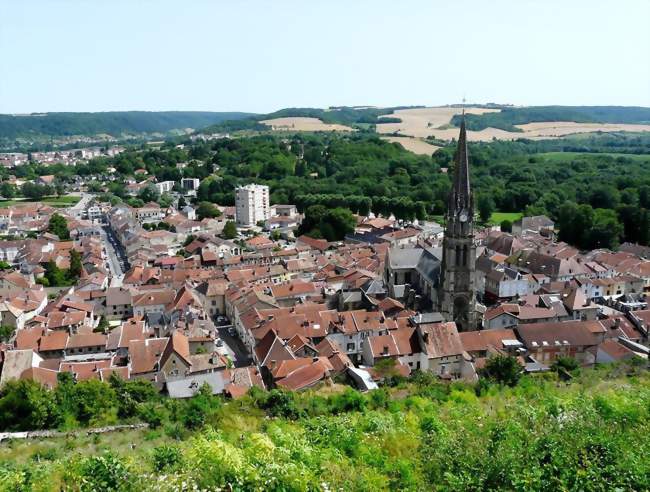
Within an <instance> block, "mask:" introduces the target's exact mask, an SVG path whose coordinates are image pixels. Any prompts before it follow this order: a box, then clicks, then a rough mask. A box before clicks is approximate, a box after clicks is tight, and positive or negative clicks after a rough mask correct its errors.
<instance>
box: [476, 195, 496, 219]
mask: <svg viewBox="0 0 650 492" xmlns="http://www.w3.org/2000/svg"><path fill="white" fill-rule="evenodd" d="M495 208H496V207H495V204H494V200H493V199H492V197H491V196H489V195H485V194H482V195H479V196H478V214H479V217H480V218H481V220H482V221H483V222H487V221H488V220H490V217H491V216H492V213H493V212H494V210H495Z"/></svg>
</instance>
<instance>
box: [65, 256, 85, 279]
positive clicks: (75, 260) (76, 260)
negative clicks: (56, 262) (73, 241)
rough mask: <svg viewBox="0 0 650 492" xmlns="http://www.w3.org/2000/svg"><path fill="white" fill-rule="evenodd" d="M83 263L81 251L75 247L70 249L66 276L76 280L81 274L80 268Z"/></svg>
mask: <svg viewBox="0 0 650 492" xmlns="http://www.w3.org/2000/svg"><path fill="white" fill-rule="evenodd" d="M82 268H83V265H82V264H81V253H79V251H77V250H76V249H74V248H73V249H71V250H70V269H69V270H68V278H69V279H71V280H73V281H76V280H77V279H78V278H79V277H80V276H81V270H82Z"/></svg>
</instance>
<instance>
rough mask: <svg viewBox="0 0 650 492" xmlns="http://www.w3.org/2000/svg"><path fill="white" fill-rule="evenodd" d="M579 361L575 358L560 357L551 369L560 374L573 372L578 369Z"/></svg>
mask: <svg viewBox="0 0 650 492" xmlns="http://www.w3.org/2000/svg"><path fill="white" fill-rule="evenodd" d="M578 367H579V364H578V361H577V360H575V359H574V358H573V357H558V358H557V359H555V362H553V364H551V369H552V370H553V371H555V372H557V373H560V372H563V371H564V372H573V371H575V370H576V369H578Z"/></svg>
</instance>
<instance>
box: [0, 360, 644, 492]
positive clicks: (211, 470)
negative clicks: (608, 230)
mask: <svg viewBox="0 0 650 492" xmlns="http://www.w3.org/2000/svg"><path fill="white" fill-rule="evenodd" d="M70 379H71V378H70ZM390 381H391V384H390V385H388V386H385V387H382V388H380V389H378V390H374V391H371V392H369V393H367V394H362V393H358V392H356V391H355V390H352V389H350V388H347V389H343V388H341V387H323V388H320V389H316V390H310V391H307V392H304V393H287V392H284V391H279V390H272V391H270V392H269V393H266V392H262V391H259V390H252V391H251V392H250V393H249V394H248V395H247V396H244V397H243V398H242V399H239V400H235V401H229V402H226V401H224V400H223V399H222V398H221V397H215V396H211V395H210V392H209V391H203V390H202V391H200V392H199V394H198V395H196V396H194V397H193V398H191V399H188V400H171V399H165V398H163V397H160V396H156V395H155V391H153V390H151V389H150V390H147V387H148V386H149V383H147V382H129V383H124V382H121V381H120V380H118V379H115V378H113V379H112V380H111V383H110V384H108V383H103V382H100V381H99V380H89V381H84V382H79V383H74V382H72V381H71V380H70V381H66V382H63V384H59V386H58V388H57V389H56V390H55V391H53V392H52V391H48V390H43V389H39V388H37V387H36V385H35V383H33V382H31V381H20V382H17V383H12V384H11V385H10V386H9V387H5V388H4V389H3V390H2V391H0V425H2V424H4V425H5V428H6V424H7V423H10V422H16V421H21V422H28V421H31V422H35V423H36V425H37V426H40V427H44V426H51V425H55V426H59V427H61V428H64V429H65V428H67V429H70V428H74V426H76V425H80V424H81V425H89V424H90V425H102V424H110V423H114V422H117V421H123V422H134V421H140V420H144V421H146V422H148V423H149V425H150V429H149V430H144V431H129V432H126V433H123V434H122V433H116V434H107V435H104V436H99V435H96V436H83V435H80V436H77V437H70V438H58V439H45V440H38V441H36V440H35V441H23V442H20V441H14V442H8V443H3V444H2V445H0V490H1V491H10V490H11V491H15V490H33V491H43V492H44V491H55V490H68V489H71V490H82V491H91V490H92V491H149V490H156V491H177V490H241V491H243V490H270V491H315V490H323V491H327V490H344V491H369V492H370V491H372V492H374V491H380V490H412V491H419V490H437V491H461V490H463V491H464V490H474V491H484V490H521V491H548V490H566V491H585V490H588V491H601V490H602V491H605V490H648V489H649V488H650V461H648V460H647V456H648V453H649V452H650V439H648V437H647V436H648V432H649V431H650V424H649V422H650V380H649V379H648V375H647V372H646V371H645V369H644V368H643V367H641V363H639V364H636V365H632V366H618V367H617V366H614V367H613V368H608V369H596V370H585V371H584V372H583V373H582V374H579V370H578V371H574V373H573V381H571V382H569V383H565V382H561V380H560V379H558V378H557V376H556V375H555V373H554V372H553V373H548V374H545V375H540V376H524V377H522V379H521V380H520V381H519V383H518V384H516V381H514V382H512V383H511V384H516V386H514V387H508V386H503V385H500V384H498V383H496V382H493V383H489V382H485V383H483V384H480V385H479V386H476V387H473V386H470V385H466V384H463V383H453V384H447V383H440V382H438V381H437V380H436V379H434V377H433V376H430V375H427V374H418V375H416V376H415V377H414V378H412V379H411V380H410V381H405V380H400V379H399V378H397V379H392V380H390ZM0 430H3V429H2V428H0Z"/></svg>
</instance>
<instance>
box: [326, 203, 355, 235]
mask: <svg viewBox="0 0 650 492" xmlns="http://www.w3.org/2000/svg"><path fill="white" fill-rule="evenodd" d="M356 225H357V221H356V219H355V218H354V215H352V212H350V211H349V210H348V209H346V208H340V207H339V208H334V209H331V210H328V211H327V212H325V215H324V216H323V217H322V218H321V220H320V225H319V228H320V232H321V234H322V235H323V237H324V238H325V239H327V240H328V241H340V240H341V239H343V238H344V237H345V235H346V234H348V233H351V232H354V228H355V226H356Z"/></svg>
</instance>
